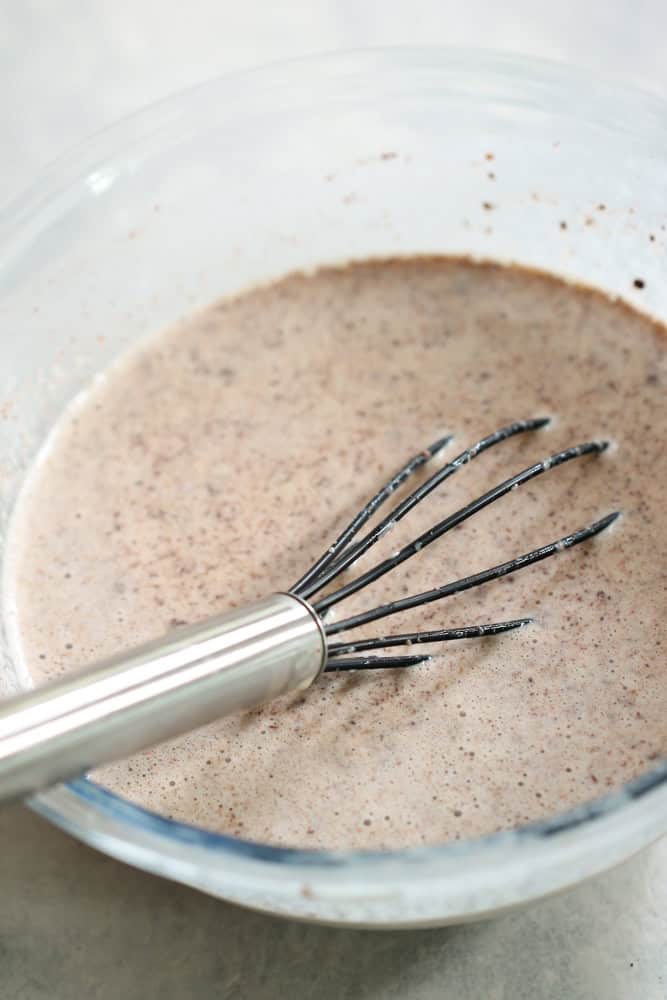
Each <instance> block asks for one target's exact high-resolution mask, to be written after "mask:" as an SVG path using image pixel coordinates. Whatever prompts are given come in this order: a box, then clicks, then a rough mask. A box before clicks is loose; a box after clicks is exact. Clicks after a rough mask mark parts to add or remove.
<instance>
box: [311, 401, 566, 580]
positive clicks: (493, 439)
mask: <svg viewBox="0 0 667 1000" xmlns="http://www.w3.org/2000/svg"><path fill="white" fill-rule="evenodd" d="M549 422H550V418H549V417H535V418H532V419H530V420H516V421H514V422H513V423H511V424H508V425H507V426H506V427H501V428H500V429H499V430H497V431H494V432H493V433H492V434H488V435H487V436H486V437H483V438H482V439H481V440H479V441H477V442H476V443H475V444H473V445H472V446H471V447H470V448H466V449H465V450H464V451H462V452H461V453H460V454H459V455H457V456H456V458H454V459H452V461H451V462H448V463H447V464H446V465H444V466H443V467H442V468H441V469H439V470H438V471H437V472H434V473H433V475H432V476H430V477H429V478H428V479H427V480H426V481H425V482H423V483H421V485H420V486H418V487H417V489H416V490H414V491H413V492H412V493H411V494H410V495H409V496H408V497H406V498H405V499H404V500H403V501H401V503H399V504H398V505H397V506H396V507H395V508H394V509H393V510H392V511H390V512H389V514H387V515H386V517H384V518H383V519H382V520H381V521H380V522H379V523H378V524H377V525H376V526H375V527H374V528H372V529H371V531H369V532H368V534H367V535H365V536H364V537H363V538H362V539H360V540H359V541H357V542H355V543H353V544H351V545H350V544H348V545H347V548H345V549H344V551H342V549H343V546H340V547H339V548H338V549H337V558H335V560H328V561H327V564H326V565H325V566H324V567H323V568H320V569H318V571H317V572H316V573H315V572H314V569H315V567H314V568H313V571H309V572H308V573H307V574H306V576H307V577H308V580H309V582H308V583H307V584H305V585H304V584H302V582H301V581H299V584H297V589H295V590H293V593H296V594H298V596H299V597H302V598H304V600H309V599H310V598H311V597H313V595H314V594H316V593H317V592H318V591H319V590H322V588H323V587H325V586H326V585H327V584H328V583H330V582H331V581H332V580H334V579H335V578H336V577H337V576H339V575H340V574H341V573H342V572H343V571H344V570H345V569H347V568H348V566H350V565H351V564H352V563H353V562H354V561H355V560H357V559H359V558H360V557H361V556H362V555H364V553H365V552H367V551H368V550H369V549H370V548H371V546H373V545H375V543H376V542H377V541H379V539H380V538H381V537H382V536H383V535H384V534H385V533H386V532H387V531H388V530H389V529H390V528H392V527H393V526H394V525H395V524H397V523H398V522H399V521H401V520H402V519H403V518H404V517H405V516H406V515H407V514H409V513H410V511H411V510H412V509H413V508H414V507H416V506H417V504H418V503H421V501H422V500H424V499H425V498H426V497H427V496H428V495H429V494H430V493H432V492H433V490H435V489H436V488H437V487H438V486H440V485H441V484H442V483H444V482H445V480H446V479H449V477H450V476H452V475H454V473H455V472H458V470H459V469H461V468H463V466H464V465H467V464H468V463H469V462H471V461H472V460H473V459H474V458H477V456H478V455H481V454H482V453H483V452H485V451H487V449H489V448H492V447H493V446H494V445H497V444H501V443H502V442H503V441H507V440H508V439H509V438H511V437H514V436H515V435H516V434H524V433H526V432H529V431H536V430H539V429H540V428H542V427H545V426H546V425H547V424H548V423H549ZM392 492H393V491H392ZM372 503H373V501H370V504H372ZM370 504H369V505H367V507H368V506H370ZM366 509H367V508H364V510H366ZM374 509H377V507H375V508H374ZM361 513H363V511H362V512H361ZM371 513H372V512H371ZM369 517H370V514H369ZM355 520H356V518H355ZM365 520H368V518H366V519H365ZM365 520H364V522H362V524H363V523H365ZM352 523H354V522H352ZM360 526H361V525H360ZM356 530H358V529H355V532H356ZM343 534H345V532H344V533H343ZM341 537H342V536H341ZM351 537H352V535H349V536H348V543H349V541H350V539H351ZM337 545H338V542H335V543H334V546H337ZM321 561H322V560H321V559H320V560H318V563H319V562H321ZM316 566H317V564H316ZM302 579H304V578H302Z"/></svg>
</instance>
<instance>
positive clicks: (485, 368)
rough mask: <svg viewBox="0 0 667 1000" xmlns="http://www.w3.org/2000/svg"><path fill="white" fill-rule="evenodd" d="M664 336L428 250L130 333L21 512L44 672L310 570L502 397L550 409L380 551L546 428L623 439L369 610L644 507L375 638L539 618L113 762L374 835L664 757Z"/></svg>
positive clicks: (538, 454)
mask: <svg viewBox="0 0 667 1000" xmlns="http://www.w3.org/2000/svg"><path fill="white" fill-rule="evenodd" d="M666 346H667V341H666V340H665V336H664V332H663V331H661V330H660V329H659V328H657V327H656V326H654V325H652V324H651V323H650V322H649V321H648V320H646V319H644V318H642V317H640V316H638V315H637V314H634V313H633V312H632V311H631V310H629V309H628V308H626V307H623V306H620V305H616V304H614V303H612V302H610V301H607V300H606V299H604V298H602V297H601V296H599V295H597V294H595V293H591V292H588V291H585V290H582V289H577V288H574V287H572V286H568V285H566V284H564V283H561V282H559V281H557V280H555V279H551V278H548V277H546V276H540V275H537V274H533V273H528V272H523V271H521V270H518V269H503V268H500V267H495V266H493V265H473V264H471V263H467V262H464V261H455V260H445V259H442V260H438V259H415V260H412V261H410V260H408V261H402V262H400V261H398V262H396V261H395V262H377V263H369V264H359V265H352V266H349V267H347V268H341V269H325V270H322V271H320V272H318V273H316V274H314V275H311V276H308V277H306V276H298V275H297V276H292V277H288V278H286V279H285V280H283V281H281V282H279V283H277V284H275V285H272V286H269V287H265V288H261V289H258V290H254V291H252V292H249V293H248V294H245V295H243V296H241V297H239V298H237V299H235V300H231V301H226V302H221V303H218V304H216V305H214V306H212V307H211V308H209V309H208V310H206V311H204V312H202V313H200V314H199V315H197V316H194V317H192V319H191V320H189V321H188V322H187V323H183V324H181V325H179V326H178V327H176V328H174V329H172V330H169V331H168V332H166V333H164V334H162V335H161V336H160V337H158V338H155V339H153V340H152V341H151V342H150V343H149V344H147V345H145V346H144V347H142V348H141V350H139V351H137V352H136V353H134V354H133V355H132V356H131V357H128V358H126V359H125V360H124V361H123V362H122V363H121V364H120V365H118V366H116V368H114V369H112V370H111V371H110V372H109V373H108V375H107V377H106V378H104V379H102V380H101V381H100V382H98V383H97V384H96V385H95V387H94V388H93V389H92V390H91V391H90V393H89V394H88V395H87V397H86V398H85V400H84V402H83V403H82V404H81V405H79V406H78V407H77V408H76V409H73V410H72V411H71V412H70V413H69V414H68V415H66V416H65V418H64V419H63V421H62V423H61V425H60V428H59V430H58V432H57V434H56V436H55V439H54V440H53V443H52V446H51V448H50V449H49V451H48V453H47V454H46V457H45V458H44V460H43V462H42V464H41V467H40V468H39V469H38V470H37V472H36V474H35V475H34V476H33V479H32V483H31V486H30V488H29V489H28V491H27V492H26V493H25V495H24V498H23V502H22V507H21V509H20V511H19V513H18V516H17V519H16V522H15V525H16V526H15V553H16V566H17V581H16V600H17V608H18V616H19V626H20V632H21V637H22V643H23V648H24V653H25V657H26V660H27V663H28V666H29V669H30V671H31V673H32V674H33V676H34V677H35V679H36V680H37V681H38V682H39V681H41V680H43V679H46V678H49V677H54V676H57V675H60V674H62V673H64V672H67V671H69V670H73V669H75V668H76V667H78V666H82V665H84V664H86V663H88V662H90V661H91V660H93V659H95V658H98V657H100V656H104V655H107V654H110V653H112V652H116V651H118V650H119V649H122V648H124V647H128V646H131V645H134V644H136V643H137V642H139V641H143V640H145V639H148V638H152V637H155V636H158V635H160V634H161V633H163V632H164V631H165V630H166V629H168V628H170V627H172V626H175V625H178V624H179V623H183V622H191V621H196V620H198V619H202V618H205V617H206V616H208V615H211V614H215V613H218V612H220V611H221V610H225V609H226V608H229V607H231V606H235V605H238V604H241V603H243V602H246V601H251V600H253V599H254V598H257V597H260V596H262V595H265V594H268V593H271V592H273V591H275V590H284V589H285V588H287V587H289V586H290V585H292V584H293V583H294V581H295V580H296V579H297V578H298V577H299V576H300V575H301V573H302V572H303V571H304V570H305V569H306V568H307V567H308V565H309V563H310V562H312V561H313V559H314V558H315V557H316V556H318V555H319V554H320V552H321V551H322V549H323V548H324V547H325V546H326V545H327V544H328V543H329V542H330V541H331V540H332V538H333V537H334V535H335V533H336V531H337V529H339V528H340V527H342V525H343V524H344V523H346V522H347V521H348V520H349V518H350V517H351V515H352V514H353V513H355V512H356V510H357V509H358V508H359V507H360V506H361V504H362V503H363V501H364V500H365V499H366V498H367V497H368V496H369V495H370V494H372V493H374V492H375V490H376V489H377V488H378V486H379V485H380V484H381V483H382V482H383V481H384V480H385V479H386V478H387V477H388V475H389V474H391V473H392V472H394V471H395V470H396V469H397V468H398V467H399V466H400V465H401V464H402V463H403V461H404V460H406V459H407V458H408V457H409V456H410V455H411V454H413V453H414V452H416V451H418V450H420V449H421V448H423V447H425V446H426V445H427V444H429V443H430V442H431V441H433V440H435V439H436V438H437V437H438V436H439V435H441V434H442V433H445V432H452V433H454V434H455V435H456V441H455V442H454V443H452V444H451V445H450V446H449V447H448V448H447V450H446V451H445V452H444V454H443V455H441V456H439V457H438V458H437V459H434V460H433V462H432V463H430V464H429V465H427V466H426V469H425V470H424V476H425V475H426V474H428V473H429V472H430V471H432V470H433V468H435V467H437V466H438V464H440V463H442V462H443V461H444V460H446V459H447V458H451V457H453V456H454V455H455V454H457V453H458V452H459V451H460V450H462V449H463V448H464V447H465V446H466V445H469V444H471V443H473V442H474V441H475V440H477V439H478V438H480V437H482V436H483V435H485V434H487V433H489V432H490V431H492V430H494V429H496V428H497V427H499V426H501V425H503V424H504V423H507V422H510V421H512V420H515V419H519V418H524V417H532V416H541V415H543V414H549V415H552V416H553V417H554V421H553V424H552V426H551V427H549V428H548V429H545V430H541V431H538V432H535V433H532V434H525V435H522V436H520V437H517V438H514V439H513V440H511V441H508V442H506V443H504V444H502V445H500V446H498V447H497V448H494V449H493V450H492V451H489V452H487V453H486V454H484V455H482V456H480V457H479V458H477V459H476V460H475V461H474V462H473V463H472V464H470V465H468V466H466V467H465V468H463V469H462V470H460V471H459V473H458V474H457V475H456V476H454V477H452V478H451V479H450V480H448V481H447V483H446V484H445V486H444V488H443V489H442V490H440V491H438V492H437V493H435V494H433V495H431V497H430V498H429V500H428V501H426V502H425V503H424V504H423V505H422V506H421V507H420V508H418V509H417V510H415V511H414V512H413V513H412V514H411V515H410V516H409V517H408V518H406V519H405V521H403V522H402V524H400V525H399V526H398V527H397V528H396V529H395V530H394V531H392V532H390V533H389V534H388V535H387V536H386V537H385V538H384V539H383V540H382V543H381V545H380V546H379V547H378V548H377V549H375V550H373V551H372V552H370V553H368V555H367V556H366V557H364V559H363V560H362V561H361V563H360V564H359V565H358V566H357V567H355V568H354V571H353V573H354V575H356V573H357V572H358V571H359V570H360V569H365V568H367V566H369V565H371V564H372V563H373V562H375V561H377V559H378V558H379V557H380V556H386V555H388V554H389V553H390V552H392V551H394V550H395V549H396V548H398V547H399V545H400V544H401V543H404V542H406V541H407V540H409V539H410V538H412V537H414V536H415V535H416V534H417V533H418V532H419V531H421V530H424V529H425V528H427V527H429V526H430V525H431V524H433V523H434V522H435V521H436V520H439V519H440V518H442V517H444V516H445V515H446V514H447V513H449V512H451V511H452V510H454V509H455V508H456V507H457V506H459V505H461V504H463V503H466V502H467V501H469V500H470V499H472V498H473V497H475V496H477V495H479V494H480V493H481V492H483V491H484V490H485V489H487V488H489V486H491V485H493V484H494V483H496V482H499V481H500V480H501V479H504V478H506V477H507V476H509V475H510V474H512V473H514V472H517V471H519V470H520V469H522V468H524V467H525V466H527V465H530V464H532V463H533V462H534V461H537V460H540V459H542V458H544V457H545V456H546V455H547V454H549V453H550V452H555V451H558V450H560V449H562V448H564V447H567V446H568V445H571V444H576V443H579V442H581V441H585V440H590V439H595V438H610V439H611V440H612V441H613V442H614V445H613V447H612V448H611V449H610V450H609V451H608V452H607V453H605V454H604V455H602V456H600V457H587V458H583V459H580V460H578V461H576V462H571V463H569V464H568V465H567V466H563V467H561V468H557V469H553V470H550V471H549V472H548V473H546V474H545V475H544V476H542V477H540V478H539V479H537V480H535V481H534V482H531V483H529V484H527V485H526V486H524V487H522V488H521V489H520V490H517V491H514V492H513V493H512V494H511V495H509V496H507V497H505V498H504V499H503V500H502V501H500V502H499V503H497V504H495V505H494V506H492V507H490V508H488V509H487V510H485V511H483V512H482V513H480V514H478V515H476V516H475V517H474V518H473V519H472V520H471V521H469V522H467V524H466V525H464V526H462V527H460V528H458V529H456V530H455V531H454V532H452V533H451V534H449V535H447V536H446V537H445V538H443V539H441V540H440V541H439V542H437V543H436V544H435V545H433V546H431V547H430V548H428V549H425V550H423V551H422V552H420V553H419V555H418V556H417V557H415V559H413V560H411V562H410V563H408V564H405V565H403V566H402V567H400V568H398V569H397V570H395V571H394V572H393V573H391V574H389V575H388V576H386V577H384V578H383V579H382V580H381V581H378V582H377V583H376V584H374V585H373V586H372V587H371V588H369V589H368V590H367V591H364V592H363V593H362V594H360V595H357V597H355V598H353V599H351V600H349V601H348V602H346V603H345V604H344V605H341V606H340V611H339V612H338V613H339V615H340V616H341V617H342V616H343V613H345V615H347V614H348V613H353V612H354V611H355V610H360V609H362V608H367V607H372V606H375V605H376V604H379V603H384V602H385V601H387V600H391V599H393V598H396V597H401V596H405V595H406V594H408V593H411V592H417V591H421V590H425V589H428V588H430V587H434V586H438V585H440V584H442V583H445V582H447V581H449V580H451V579H454V578H456V577H459V576H462V575H467V574H469V573H472V572H475V571H477V570H481V569H484V568H486V567H487V566H491V565H494V564H495V563H498V562H500V561H502V560H504V559H507V558H510V557H512V556H513V555H516V554H518V553H520V552H524V551H527V550H528V549H530V548H533V547H535V546H537V545H539V544H542V543H545V542H549V541H552V540H555V539H557V538H558V537H560V536H561V535H564V534H566V533H567V532H569V531H572V530H575V529H577V528H580V527H583V526H584V525H586V524H587V523H589V522H591V521H594V520H595V519H597V518H598V517H601V516H603V515H604V514H606V513H608V512H609V511H612V510H615V509H621V510H622V511H623V517H622V519H621V520H620V521H619V522H617V524H616V525H614V527H613V528H612V529H610V530H608V531H606V532H605V533H604V534H603V535H601V536H599V537H598V538H596V539H595V540H594V541H593V542H591V543H588V544H586V545H583V546H580V547H579V548H577V549H576V550H571V551H567V552H563V553H560V554H558V555H557V556H555V557H554V558H553V559H551V560H547V561H546V562H543V563H540V564H538V565H536V566H533V567H531V568H529V569H525V570H523V571H522V572H520V573H518V574H516V575H514V576H511V577H507V578H505V579H504V580H503V581H500V582H496V583H492V584H489V585H488V586H486V587H483V588H481V589H478V590H472V591H468V592H467V593H464V594H461V595H459V596H456V597H453V598H450V599H448V600H446V601H444V602H440V603H437V604H430V605H428V606H427V607H425V608H422V609H418V610H416V611H412V612H410V613H408V614H403V615H400V616H396V617H395V618H393V619H386V620H385V621H384V622H380V623H378V624H376V625H375V626H370V627H369V628H367V629H366V632H365V634H387V633H389V632H392V631H393V632H399V631H406V630H407V629H411V628H419V627H426V628H431V629H433V628H440V627H448V626H454V625H467V624H474V623H481V622H485V621H498V620H500V619H502V618H510V617H519V616H523V615H534V616H535V618H536V619H537V621H536V624H534V625H531V626H529V627H527V628H524V629H521V630H520V631H518V632H514V633H511V634H508V635H506V636H501V637H498V638H496V639H484V640H474V641H467V642H458V643H450V644H448V645H447V646H446V647H445V648H444V649H442V648H441V654H440V655H437V656H435V657H434V659H433V660H432V661H431V662H429V663H427V664H424V665H422V666H419V667H417V668H413V669H411V670H409V671H407V670H406V671H395V672H392V671H382V672H379V671H374V672H369V673H355V674H348V675H338V676H336V675H327V676H326V677H324V678H323V679H321V680H320V681H319V682H318V683H317V685H316V686H315V687H313V688H311V689H310V691H309V692H307V694H306V695H305V696H299V697H292V698H286V699H282V700H281V701H279V702H274V703H272V704H271V705H269V706H266V707H264V708H262V709H260V710H258V711H253V712H250V713H247V714H244V715H242V716H238V717H234V718H229V719H223V720H221V721H219V722H217V723H215V724H213V725H210V726H208V727H206V728H204V729H201V730H199V731H197V732H194V733H191V734H190V735H188V736H187V737H184V738H182V739H179V740H178V741H175V742H173V743H170V744H165V745H162V746H160V747H157V748H155V749H152V750H149V751H147V752H145V753H142V754H140V755H138V756H136V757H134V758H133V759H131V760H130V761H125V762H121V763H118V764H115V765H113V766H110V767H106V768H104V769H102V771H101V772H98V774H97V775H96V777H98V778H99V780H101V781H102V782H103V783H105V784H106V785H108V786H109V787H110V788H112V789H113V790H115V791H117V792H119V793H120V794H122V795H125V796H127V797H129V798H130V799H132V800H133V801H135V802H138V803H140V804H142V805H144V806H147V807H149V808H151V809H155V810H158V811H160V812H162V813H165V814H167V815H169V816H172V817H176V818H178V819H183V820H186V821H189V822H193V823H197V824H200V825H203V826H205V827H208V828H210V829H213V830H218V831H223V832H226V833H229V834H234V835H238V836H242V837H245V838H250V839H255V840H260V841H264V842H270V843H276V844H285V845H294V846H307V847H318V846H325V847H338V848H353V847H358V848H365V847H399V846H406V845H415V844H423V843H429V844H430V843H437V842H442V841H445V840H449V839H458V838H463V837H469V836H475V835H479V834H484V833H490V832H492V831H495V830H500V829H503V828H507V827H512V826H514V825H516V824H521V823H524V822H526V821H529V820H534V819H537V818H539V817H543V816H545V815H549V814H553V813H555V812H560V811H562V810H564V809H567V808H568V807H571V806H574V805H576V804H578V803H580V802H583V801H585V800H588V799H591V798H595V797H596V796H598V795H600V794H603V793H604V792H607V791H609V790H611V789H615V788H618V787H620V786H621V785H622V784H623V783H625V782H626V781H627V780H628V779H630V778H632V777H633V776H635V775H638V774H639V773H641V772H642V771H645V770H647V769H648V768H649V767H650V766H651V764H652V762H654V761H655V760H656V758H657V757H658V756H661V755H664V754H665V753H667V721H666V720H667V662H666V657H665V649H666V646H667V615H666V614H665V606H666V600H665V597H666V592H667V570H666V567H667V527H666V523H665V515H664V497H665V493H666V491H667V449H665V448H664V441H665V440H666V439H667V407H666V403H665V400H666V398H667V353H666ZM422 478H423V477H422ZM399 652H400V650H399Z"/></svg>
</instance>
